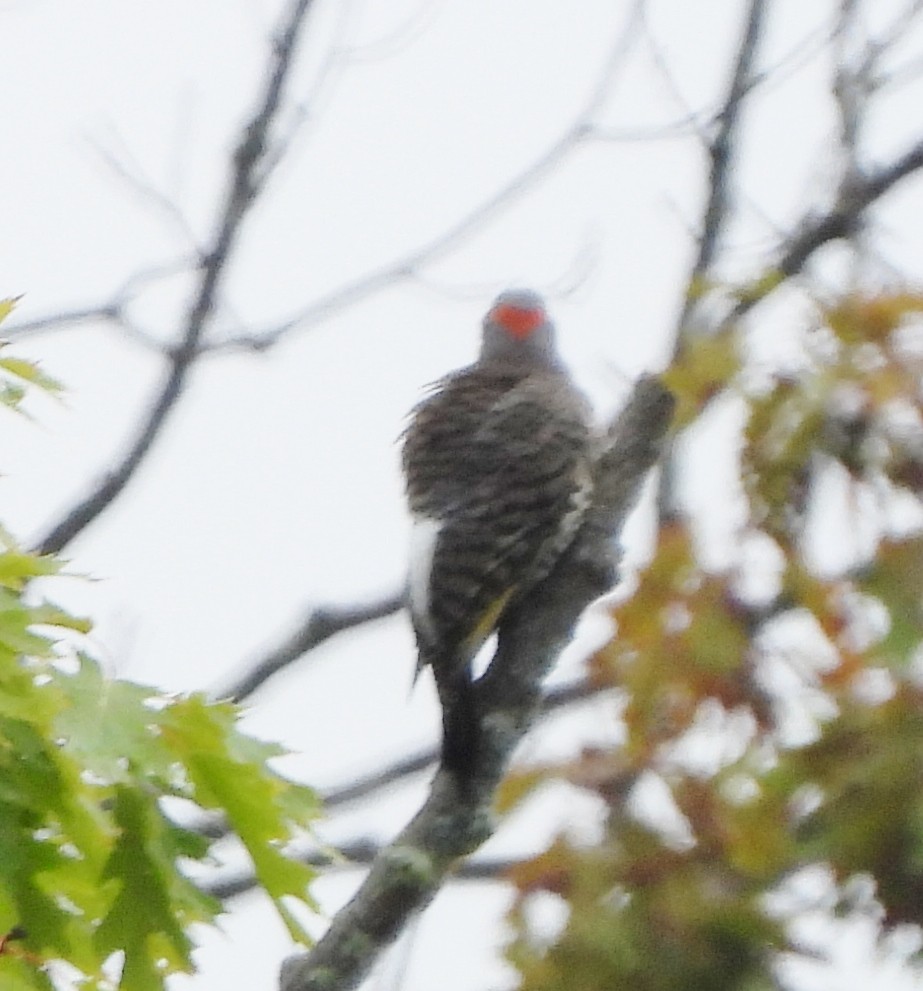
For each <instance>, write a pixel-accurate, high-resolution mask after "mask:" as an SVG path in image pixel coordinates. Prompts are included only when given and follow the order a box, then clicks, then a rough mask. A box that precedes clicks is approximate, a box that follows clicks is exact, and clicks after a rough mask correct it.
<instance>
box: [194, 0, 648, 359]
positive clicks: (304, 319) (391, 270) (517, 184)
mask: <svg viewBox="0 0 923 991" xmlns="http://www.w3.org/2000/svg"><path fill="white" fill-rule="evenodd" d="M641 7H642V2H641V0H636V2H635V3H634V5H633V7H632V11H631V12H630V14H629V16H628V19H627V21H626V22H625V25H624V26H623V28H622V30H621V31H620V33H619V37H618V38H617V40H616V42H615V44H614V45H613V47H612V49H611V50H610V52H609V55H608V57H607V59H606V61H605V64H604V65H603V68H602V71H601V73H600V76H599V79H598V80H597V83H596V85H595V86H594V88H593V90H592V92H591V94H590V96H589V98H588V99H587V101H586V103H585V104H584V106H583V109H582V110H581V111H580V113H579V114H578V115H577V117H576V119H575V120H574V121H573V122H572V123H571V124H569V125H568V127H567V128H566V129H565V130H564V132H563V133H562V134H561V135H560V136H559V137H558V139H557V140H556V141H554V142H553V143H552V144H551V145H550V146H549V147H548V148H547V149H546V150H545V151H544V152H543V153H542V154H541V155H540V156H539V157H538V158H537V159H536V160H535V161H534V162H532V163H531V165H529V166H528V167H527V168H525V169H524V170H523V171H522V172H520V173H519V174H518V175H517V176H515V177H514V178H513V179H511V180H510V181H509V182H507V183H506V184H505V185H503V186H502V187H501V188H500V189H498V190H497V191H496V192H495V193H493V194H492V195H491V196H490V197H489V198H488V199H486V200H485V201H484V202H483V203H481V204H480V205H479V206H478V207H476V208H475V209H474V210H472V211H470V212H469V213H468V214H467V215H466V216H465V217H464V218H463V219H462V220H460V221H459V222H458V223H456V224H454V225H453V226H451V227H449V228H447V229H446V230H445V231H444V232H443V233H442V234H440V235H439V236H438V237H436V238H433V239H432V240H431V241H428V242H426V243H425V244H422V245H420V247H418V248H416V249H414V250H413V251H411V252H409V253H408V254H406V255H404V256H403V257H402V258H400V259H398V260H397V261H394V262H389V263H388V264H386V265H384V266H382V267H381V268H379V269H376V270H374V271H372V272H368V273H366V274H365V275H362V276H360V277H359V278H357V279H354V280H353V281H351V282H348V283H346V284H345V285H343V286H340V287H339V288H338V289H335V290H333V291H332V292H330V293H328V294H327V295H326V296H322V297H321V298H320V299H317V300H315V301H314V302H313V303H311V304H310V305H308V306H306V307H305V308H304V309H302V310H301V311H300V312H299V313H297V314H295V315H294V316H292V317H289V318H288V319H287V320H284V321H283V322H282V323H279V324H277V325H275V326H274V327H267V328H265V329H263V330H259V331H256V332H254V333H252V334H247V335H243V336H236V337H230V338H227V339H225V340H223V341H216V342H214V343H209V344H207V345H205V346H204V348H203V350H212V351H228V350H231V351H235V350H241V349H244V350H254V351H264V350H266V349H268V348H271V347H272V346H273V345H275V344H277V343H278V342H279V341H280V340H281V339H282V338H283V337H285V336H286V335H288V334H290V333H292V332H293V331H295V330H302V329H304V328H306V327H310V326H314V325H316V324H318V323H320V322H321V321H323V320H327V319H329V318H330V317H331V316H333V315H334V314H335V313H337V312H339V311H340V310H342V309H344V308H346V307H347V306H352V305H354V304H356V303H360V302H361V301H363V300H365V299H367V298H369V297H370V296H372V295H374V294H375V293H376V292H379V291H380V290H382V289H384V288H386V287H388V286H393V285H394V284H395V283H396V282H400V281H402V280H405V279H408V278H411V277H413V276H414V275H415V274H416V273H417V271H418V270H419V269H420V268H422V267H423V266H424V265H428V264H431V263H432V262H434V261H436V260H437V259H439V258H443V257H445V256H446V255H447V254H449V252H451V251H454V250H455V249H456V248H457V247H458V246H459V245H460V244H462V243H463V242H464V241H465V240H466V239H467V238H469V237H471V236H472V235H473V234H475V233H476V232H477V231H479V230H480V229H481V228H482V227H483V226H484V224H486V223H487V222H488V221H489V220H492V219H493V218H494V217H495V216H496V215H497V214H498V213H500V212H501V211H502V210H505V209H507V208H508V207H510V206H511V205H512V204H513V203H515V202H516V201H517V200H518V199H520V198H521V197H522V196H523V195H524V194H525V193H526V192H528V191H529V190H530V189H532V188H533V187H534V186H535V185H536V184H537V183H538V182H539V181H540V180H541V179H544V178H545V176H547V175H548V174H549V173H550V172H551V171H552V170H553V169H554V168H556V167H557V166H558V165H559V164H560V163H561V162H562V161H563V160H564V159H565V158H566V157H567V156H568V155H569V154H571V153H572V152H573V151H574V150H575V149H576V148H577V147H579V146H580V145H581V144H582V143H583V142H584V141H585V140H591V139H592V138H593V136H594V121H595V117H596V115H597V114H598V113H599V111H600V110H601V109H602V106H603V104H604V102H605V100H606V98H607V96H608V94H609V91H610V89H611V87H612V81H613V78H614V76H615V74H616V72H617V70H618V69H619V68H620V67H621V66H622V65H623V63H624V60H625V55H626V53H627V52H628V51H629V49H630V47H631V45H632V44H633V42H634V38H635V34H636V32H637V28H638V23H639V19H640V18H639V11H640V9H641Z"/></svg>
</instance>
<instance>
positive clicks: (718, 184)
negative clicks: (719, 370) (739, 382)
mask: <svg viewBox="0 0 923 991" xmlns="http://www.w3.org/2000/svg"><path fill="white" fill-rule="evenodd" d="M767 6H768V5H767V2H766V0H750V8H749V11H748V13H747V18H746V22H745V26H744V34H743V38H742V39H741V42H740V47H739V49H738V52H737V60H736V62H735V64H734V69H733V72H732V73H731V79H730V83H729V85H728V93H727V96H726V97H725V100H724V105H723V108H722V110H721V113H720V114H719V116H718V132H717V134H716V135H715V138H714V140H713V141H712V142H711V145H710V146H709V158H710V170H709V184H708V198H707V200H706V203H705V210H704V213H703V217H702V229H701V233H700V235H699V248H698V251H697V253H696V257H695V261H694V262H693V264H692V271H691V272H690V274H689V278H688V280H687V282H686V292H685V298H684V300H683V308H682V311H681V313H680V316H679V320H678V323H677V329H676V342H675V347H674V355H675V356H677V357H678V356H679V354H680V353H681V352H682V348H683V344H684V341H685V338H686V334H687V332H688V329H689V322H690V320H691V319H692V315H693V312H694V310H695V307H696V304H697V302H698V300H699V299H700V298H701V296H702V284H703V280H704V279H706V278H707V276H708V273H709V272H710V270H711V267H712V264H713V262H714V260H715V256H716V254H717V251H718V242H719V238H720V234H721V231H722V230H723V229H724V228H725V226H726V225H727V220H728V214H729V212H730V208H731V195H730V181H731V172H732V167H733V164H734V153H735V151H736V142H737V131H738V124H739V121H740V111H741V109H742V106H743V102H744V97H745V96H746V94H747V93H748V92H749V90H750V86H751V81H752V77H753V63H754V60H755V57H756V49H757V45H758V43H759V39H760V35H761V33H762V28H763V21H764V18H765V14H766V8H767Z"/></svg>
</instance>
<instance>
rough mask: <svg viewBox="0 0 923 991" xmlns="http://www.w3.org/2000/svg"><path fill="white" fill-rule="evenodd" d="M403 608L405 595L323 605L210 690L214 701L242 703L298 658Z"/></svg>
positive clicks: (401, 593) (399, 594) (400, 593)
mask: <svg viewBox="0 0 923 991" xmlns="http://www.w3.org/2000/svg"><path fill="white" fill-rule="evenodd" d="M403 607H404V593H403V592H398V593H395V594H393V595H388V596H385V597H384V598H381V599H376V600H375V601H373V602H368V603H365V604H363V605H353V606H340V607H337V606H323V607H317V608H315V609H312V610H311V611H310V612H309V613H308V614H307V616H306V617H305V618H304V619H303V620H302V621H301V622H300V623H299V624H298V625H297V626H296V627H295V629H294V630H293V631H292V633H290V634H289V635H288V636H287V637H286V638H285V639H284V640H283V641H282V643H280V644H279V646H277V647H276V648H274V649H273V650H271V651H270V652H269V653H268V654H266V655H265V656H264V657H262V658H261V659H260V660H258V661H255V662H253V663H251V664H248V665H246V666H245V668H244V671H243V673H242V674H240V675H238V676H237V677H236V678H233V679H232V680H231V681H230V683H229V684H227V685H225V686H222V687H219V688H216V689H213V690H212V692H211V695H212V697H214V698H228V699H232V700H233V701H234V702H241V701H243V700H244V699H245V698H248V697H249V696H250V695H252V694H253V693H254V692H255V691H256V690H257V689H258V688H260V686H261V685H263V684H265V682H266V681H268V680H269V679H270V678H271V677H272V676H273V675H274V674H277V673H278V672H279V671H281V670H283V669H284V668H287V667H289V666H290V665H291V664H293V663H294V662H295V661H297V660H298V659H299V658H300V657H302V656H304V655H305V654H307V653H308V652H309V651H311V650H313V649H314V648H315V647H319V646H320V645H321V644H322V643H324V642H325V641H327V640H329V639H330V638H331V637H333V636H336V635H337V634H338V633H343V632H345V631H346V630H352V629H355V628H356V627H357V626H362V625H364V624H366V623H371V622H373V621H374V620H377V619H384V618H385V617H386V616H392V615H394V613H396V612H399V611H400V610H401V609H403Z"/></svg>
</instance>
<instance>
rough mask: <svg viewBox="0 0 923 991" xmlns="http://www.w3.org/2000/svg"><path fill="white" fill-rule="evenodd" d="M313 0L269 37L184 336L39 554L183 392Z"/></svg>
mask: <svg viewBox="0 0 923 991" xmlns="http://www.w3.org/2000/svg"><path fill="white" fill-rule="evenodd" d="M312 3H313V0H295V2H293V3H292V4H291V5H290V7H289V9H288V11H287V12H286V15H285V18H284V22H283V25H284V26H283V28H282V30H281V32H280V33H279V35H278V37H277V38H276V40H275V42H274V44H273V49H272V58H271V63H270V72H269V76H268V80H267V83H266V88H265V91H264V93H263V97H262V100H261V101H260V104H259V107H258V109H257V111H256V113H255V114H254V116H253V118H252V119H251V120H250V121H249V123H247V125H246V126H245V127H244V129H243V133H242V136H241V140H240V143H239V144H238V147H237V151H236V153H235V155H234V163H233V169H232V174H231V181H230V185H229V188H228V191H227V194H226V196H225V200H224V205H223V207H222V209H221V212H220V215H219V216H220V220H219V222H218V230H217V233H216V235H215V237H214V239H213V242H212V245H211V247H210V249H209V250H208V251H207V252H206V254H205V255H204V256H203V257H202V258H201V260H200V263H199V268H200V273H201V274H200V279H199V288H198V291H197V292H196V294H195V296H194V298H193V300H192V303H191V306H190V310H189V315H188V317H187V318H186V329H185V332H184V334H183V337H182V340H181V342H180V343H179V345H178V346H177V347H176V348H175V349H174V350H173V352H172V354H171V357H170V363H169V369H168V371H167V375H166V379H165V381H164V384H163V385H162V386H161V388H160V392H159V394H158V395H157V397H156V399H155V400H154V403H153V405H152V407H151V409H150V411H149V412H148V414H147V415H146V417H145V419H144V422H143V423H142V424H141V427H140V430H139V431H138V434H137V436H136V438H135V440H134V441H133V442H132V443H131V445H130V446H129V448H128V451H127V452H126V453H125V455H124V456H123V458H122V460H121V462H120V463H119V465H118V467H116V468H115V469H114V470H113V471H112V472H110V473H109V474H108V475H107V476H106V477H105V478H104V479H103V480H102V481H101V482H100V483H99V484H98V485H97V486H96V488H95V489H94V490H93V491H92V492H91V493H90V494H89V495H87V496H86V497H85V498H84V499H82V500H81V501H80V502H79V503H78V504H77V505H76V506H74V507H73V509H71V510H70V512H68V513H67V515H66V516H65V517H64V518H63V519H62V520H61V521H60V522H58V523H57V524H55V525H54V526H53V527H52V528H51V529H50V530H49V531H48V533H47V534H46V535H45V536H44V537H43V538H42V539H41V540H39V541H38V545H37V546H38V551H39V553H41V554H51V553H56V552H58V551H60V550H61V549H62V548H63V547H65V546H66V545H67V544H68V543H70V541H72V540H73V539H74V537H76V536H77V535H78V534H79V533H81V532H82V531H83V530H84V529H85V528H86V527H87V526H88V525H89V524H90V523H92V522H93V520H95V519H96V517H97V516H99V514H100V513H102V512H103V510H104V509H106V507H107V506H108V505H109V504H110V503H111V502H112V501H113V500H114V499H116V498H117V497H118V496H119V494H120V493H121V492H122V490H123V489H124V488H125V486H126V485H127V484H128V482H129V481H130V480H131V478H132V477H133V475H134V474H135V472H136V471H137V469H138V466H139V465H140V464H141V462H142V461H143V460H144V458H145V456H146V455H147V453H148V452H149V451H150V449H151V447H152V446H153V444H154V441H155V440H156V439H157V437H158V436H159V434H160V432H161V430H162V428H163V426H164V424H165V423H166V421H167V418H168V416H169V414H170V413H171V412H172V410H173V409H174V407H175V406H176V404H177V402H178V401H179V399H180V396H181V395H182V393H183V388H184V386H185V384H186V378H187V375H188V372H189V369H190V367H191V366H192V364H193V362H194V361H195V358H196V357H197V355H198V353H199V345H200V341H201V338H202V334H203V331H204V328H205V325H206V323H207V321H208V319H209V317H210V316H211V314H212V311H213V310H214V308H215V305H216V302H217V295H218V286H219V284H220V281H221V279H222V277H223V275H224V273H225V270H226V268H227V262H228V259H229V258H230V256H231V254H232V252H233V249H234V245H235V241H236V239H237V235H238V233H239V231H240V228H241V224H242V222H243V220H244V217H245V216H246V214H247V212H248V211H249V209H250V208H251V207H252V206H253V204H254V202H255V201H256V199H257V197H258V196H259V193H260V190H261V188H262V179H263V176H262V175H261V172H260V170H261V167H262V165H263V162H264V159H265V158H266V155H267V152H268V142H269V130H270V127H271V125H272V123H273V120H274V119H275V116H276V114H277V112H278V110H279V106H280V103H281V99H282V90H283V87H284V85H285V81H286V79H287V77H288V75H289V71H290V69H291V67H292V63H293V61H294V56H295V50H296V46H297V42H298V38H299V34H300V32H301V29H302V27H303V25H304V22H305V20H306V17H307V14H308V11H309V10H310V8H311V6H312Z"/></svg>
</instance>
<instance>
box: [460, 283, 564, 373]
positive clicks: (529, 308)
mask: <svg viewBox="0 0 923 991" xmlns="http://www.w3.org/2000/svg"><path fill="white" fill-rule="evenodd" d="M554 338H555V331H554V324H553V323H552V322H551V321H550V320H549V319H548V313H547V312H546V310H545V302H544V300H543V299H542V297H541V296H539V295H538V293H535V292H532V290H531V289H508V290H507V291H506V292H502V293H500V295H499V296H498V297H497V298H496V299H495V300H494V304H493V306H491V308H490V310H489V311H488V313H487V316H486V317H484V336H483V337H482V339H481V355H480V359H479V360H480V362H481V363H482V364H490V365H493V364H502V365H509V366H511V367H513V368H526V369H529V368H557V367H558V366H559V365H560V359H559V358H558V354H557V351H556V350H555V340H554Z"/></svg>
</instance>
